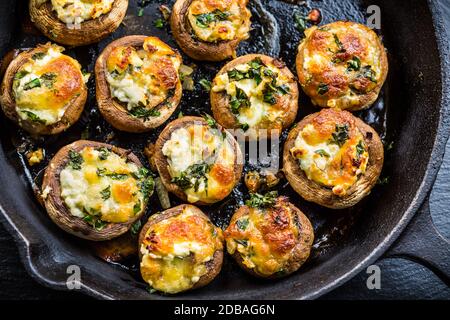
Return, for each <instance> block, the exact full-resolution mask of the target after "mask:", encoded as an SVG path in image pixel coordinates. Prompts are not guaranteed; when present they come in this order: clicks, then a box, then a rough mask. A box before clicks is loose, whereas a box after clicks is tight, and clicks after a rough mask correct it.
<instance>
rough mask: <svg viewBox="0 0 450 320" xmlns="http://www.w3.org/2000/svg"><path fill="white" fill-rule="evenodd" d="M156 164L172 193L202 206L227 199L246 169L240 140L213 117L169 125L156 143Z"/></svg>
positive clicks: (190, 119)
mask: <svg viewBox="0 0 450 320" xmlns="http://www.w3.org/2000/svg"><path fill="white" fill-rule="evenodd" d="M152 163H153V165H154V166H155V167H156V169H157V170H158V172H159V175H160V177H161V181H162V183H163V184H164V186H165V187H166V189H167V190H168V191H169V192H171V193H173V194H175V195H176V196H177V197H179V198H180V199H182V200H184V201H188V202H190V203H195V204H200V205H206V204H212V203H215V202H218V201H220V200H222V199H224V198H225V197H227V196H228V195H229V194H230V193H231V191H232V190H233V188H234V187H235V186H236V184H237V183H238V182H239V179H240V178H241V174H242V167H243V159H242V154H241V150H240V147H239V145H238V143H237V141H236V140H235V139H234V137H233V136H232V135H231V134H230V133H229V132H227V131H226V130H224V129H223V128H222V127H220V126H219V125H218V124H217V123H216V122H215V121H214V119H212V118H211V117H207V118H206V119H203V118H201V117H182V118H179V119H177V120H175V121H173V122H171V123H169V124H168V125H167V127H166V128H165V129H164V130H163V131H162V133H161V134H160V136H159V138H158V140H157V141H156V143H155V147H154V155H153V157H152Z"/></svg>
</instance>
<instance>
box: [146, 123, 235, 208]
mask: <svg viewBox="0 0 450 320" xmlns="http://www.w3.org/2000/svg"><path fill="white" fill-rule="evenodd" d="M194 123H201V124H203V125H205V126H207V125H208V124H207V123H206V121H205V120H204V119H203V118H201V117H191V116H186V117H182V118H179V119H176V120H174V121H172V122H171V123H169V124H168V125H167V126H166V127H165V128H164V130H163V131H162V132H161V134H160V135H159V137H158V140H157V141H156V143H155V146H154V153H153V157H152V164H153V165H154V166H155V167H156V169H157V170H158V173H159V175H160V177H161V181H162V183H163V184H164V186H165V187H166V189H167V190H168V191H169V192H171V193H173V194H174V195H176V196H177V197H178V198H180V199H182V200H183V201H187V197H186V194H185V193H184V191H183V189H181V188H180V187H179V186H178V185H176V184H175V183H172V182H171V180H172V177H171V175H170V173H169V170H168V167H169V163H168V161H167V158H166V156H165V155H164V154H163V152H162V148H163V146H164V144H165V143H166V142H167V141H168V140H170V137H171V134H172V132H174V131H175V130H177V129H179V128H183V127H187V126H189V125H192V124H194ZM218 129H219V130H223V128H222V127H220V126H218ZM224 132H226V135H227V139H228V141H229V142H230V144H231V145H232V146H233V149H234V152H235V155H236V159H235V164H234V171H233V181H234V185H236V184H237V183H238V182H239V180H240V178H241V175H242V170H243V158H242V153H241V149H240V147H239V144H238V143H237V141H236V140H235V139H234V137H233V136H232V135H231V134H230V133H229V132H228V131H226V130H224ZM195 204H196V205H209V203H204V202H202V201H198V202H196V203H195Z"/></svg>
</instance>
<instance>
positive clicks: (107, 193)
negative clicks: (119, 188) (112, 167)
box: [100, 186, 111, 200]
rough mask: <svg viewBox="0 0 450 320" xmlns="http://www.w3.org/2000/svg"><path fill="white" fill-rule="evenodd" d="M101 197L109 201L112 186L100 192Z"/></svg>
mask: <svg viewBox="0 0 450 320" xmlns="http://www.w3.org/2000/svg"><path fill="white" fill-rule="evenodd" d="M100 195H101V196H102V199H103V200H108V199H109V198H110V197H111V186H107V187H106V188H105V189H103V190H102V191H100Z"/></svg>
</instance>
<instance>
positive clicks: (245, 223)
mask: <svg viewBox="0 0 450 320" xmlns="http://www.w3.org/2000/svg"><path fill="white" fill-rule="evenodd" d="M276 210H280V209H276ZM280 212H281V214H282V218H277V219H282V220H283V221H286V222H287V224H286V225H285V226H284V227H283V228H279V229H278V228H277V227H275V226H274V225H273V223H271V222H270V221H269V220H270V218H268V217H269V216H272V215H274V214H278V213H276V212H273V211H272V209H258V208H249V212H248V214H246V215H243V216H240V217H239V219H232V221H231V222H230V226H229V227H228V228H227V230H226V231H225V239H226V243H227V251H228V253H230V254H231V255H232V254H234V253H235V252H236V251H237V252H239V254H240V256H241V257H242V263H243V264H244V265H245V266H246V267H247V268H249V269H254V270H255V271H256V272H257V273H258V274H262V275H265V276H270V275H273V274H275V273H278V272H280V273H281V272H283V268H285V266H286V263H287V262H288V260H289V259H290V258H291V254H292V249H293V248H294V247H295V245H296V241H297V240H296V239H297V238H298V236H299V230H298V228H297V227H296V225H295V222H294V221H293V219H292V218H291V217H292V216H293V213H292V212H291V209H290V207H288V206H284V207H283V208H282V210H280ZM271 234H276V235H277V237H276V240H275V238H273V237H272V236H271ZM271 239H274V241H271ZM281 248H283V250H281Z"/></svg>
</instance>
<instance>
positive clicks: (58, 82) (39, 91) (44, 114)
mask: <svg viewBox="0 0 450 320" xmlns="http://www.w3.org/2000/svg"><path fill="white" fill-rule="evenodd" d="M63 50H64V48H62V47H59V46H56V45H52V46H50V47H49V48H48V49H47V51H46V52H42V53H38V54H35V55H33V57H32V58H31V59H30V60H29V61H28V62H26V63H25V64H24V65H22V67H21V68H20V69H19V70H18V72H17V73H16V75H15V77H14V82H13V94H14V98H15V102H16V112H17V114H18V115H19V118H20V119H22V120H28V121H34V122H39V123H42V124H47V125H50V124H54V123H56V122H58V121H59V120H61V118H62V117H63V115H64V113H65V112H66V110H67V107H68V106H69V102H71V101H72V100H73V99H74V98H75V97H76V96H77V95H79V94H80V93H81V90H82V87H83V85H84V82H87V80H88V79H89V78H88V76H87V77H85V76H83V74H82V73H81V66H80V64H79V63H78V62H77V61H76V60H74V59H72V58H71V57H69V56H66V55H63V54H62V53H61V52H62V51H63Z"/></svg>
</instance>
